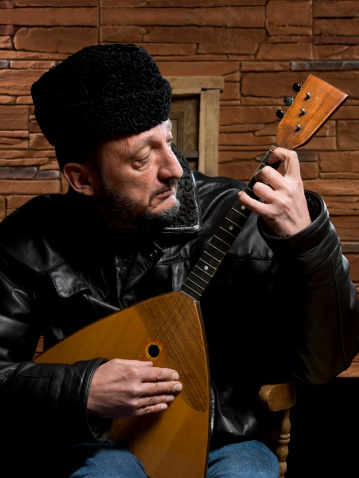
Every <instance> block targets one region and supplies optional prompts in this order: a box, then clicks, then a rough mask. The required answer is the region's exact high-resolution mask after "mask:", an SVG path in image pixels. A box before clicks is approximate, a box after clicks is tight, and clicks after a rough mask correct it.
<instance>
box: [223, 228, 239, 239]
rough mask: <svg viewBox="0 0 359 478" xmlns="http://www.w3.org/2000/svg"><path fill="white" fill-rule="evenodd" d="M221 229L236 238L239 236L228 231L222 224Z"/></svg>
mask: <svg viewBox="0 0 359 478" xmlns="http://www.w3.org/2000/svg"><path fill="white" fill-rule="evenodd" d="M219 228H220V229H222V231H224V232H226V233H227V234H229V235H230V236H232V237H234V238H236V237H237V236H235V235H234V234H232V233H231V232H229V231H227V229H224V227H222V226H220V227H219Z"/></svg>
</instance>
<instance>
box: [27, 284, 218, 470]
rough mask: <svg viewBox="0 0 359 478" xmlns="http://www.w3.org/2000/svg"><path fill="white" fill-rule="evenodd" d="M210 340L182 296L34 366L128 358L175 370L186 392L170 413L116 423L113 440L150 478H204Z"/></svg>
mask: <svg viewBox="0 0 359 478" xmlns="http://www.w3.org/2000/svg"><path fill="white" fill-rule="evenodd" d="M204 337H205V334H204V328H203V325H202V319H201V315H200V309H199V304H198V302H197V301H195V300H194V299H193V298H191V297H189V296H188V295H186V294H185V293H183V292H181V291H178V292H172V293H169V294H164V295H161V296H158V297H154V298H152V299H148V300H146V301H143V302H140V303H138V304H136V305H134V306H132V307H128V308H127V309H124V310H122V311H120V312H117V313H115V314H113V315H110V316H108V317H105V318H104V319H101V320H99V321H97V322H94V323H93V324H91V325H89V326H87V327H85V328H83V329H81V330H79V331H78V332H76V333H74V334H73V335H70V336H69V337H67V338H65V339H64V340H62V341H61V342H59V343H58V344H56V345H54V346H53V347H51V348H50V349H48V350H47V351H46V352H44V353H42V354H41V355H39V356H38V357H37V358H36V359H35V361H36V362H41V363H74V362H76V361H79V360H88V359H92V358H96V357H105V358H107V359H109V360H111V359H113V358H122V359H129V360H151V361H153V362H154V364H155V366H158V367H168V368H172V369H174V370H177V371H178V373H179V375H180V381H181V383H182V384H183V390H182V392H181V394H180V395H179V396H178V397H177V398H176V399H175V401H174V402H173V403H172V404H171V406H170V407H169V408H168V410H166V411H165V412H163V413H160V414H155V415H151V416H145V417H139V418H133V419H116V420H114V422H113V426H112V428H111V433H110V438H111V439H112V440H114V441H117V442H119V443H121V444H123V445H124V446H125V447H126V448H127V449H129V450H130V451H131V452H132V453H134V455H136V456H137V457H138V458H139V459H140V460H141V461H142V463H143V464H144V466H145V468H146V472H147V474H148V476H150V477H151V478H168V476H171V478H183V477H187V478H204V477H205V476H206V464H207V453H208V440H209V422H210V392H209V389H210V385H209V373H208V363H207V351H206V343H205V338H204ZM151 346H152V348H151ZM151 355H152V356H151ZM156 355H157V356H156Z"/></svg>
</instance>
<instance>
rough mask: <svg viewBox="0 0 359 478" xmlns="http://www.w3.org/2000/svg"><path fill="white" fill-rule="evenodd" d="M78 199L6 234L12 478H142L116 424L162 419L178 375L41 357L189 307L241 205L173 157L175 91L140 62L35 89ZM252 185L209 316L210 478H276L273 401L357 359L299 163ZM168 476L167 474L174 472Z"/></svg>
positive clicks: (124, 50) (290, 158) (87, 61)
mask: <svg viewBox="0 0 359 478" xmlns="http://www.w3.org/2000/svg"><path fill="white" fill-rule="evenodd" d="M32 95H33V99H34V104H35V115H36V118H37V120H38V122H39V124H40V127H41V128H42V131H43V132H44V134H45V136H46V137H47V139H48V140H49V141H50V143H51V144H53V145H54V146H55V148H56V153H57V157H58V160H59V164H60V167H61V169H62V171H63V173H64V175H65V177H66V179H67V180H68V182H69V185H70V188H69V192H68V194H66V195H63V196H61V195H53V196H47V197H39V198H35V199H34V200H32V201H30V202H29V203H27V204H26V205H24V206H23V207H22V208H20V209H19V210H18V211H16V212H15V213H14V214H12V215H11V216H9V217H8V218H7V219H6V220H4V221H3V223H2V224H1V226H0V274H1V275H0V279H1V281H0V290H1V295H0V297H1V317H0V354H1V355H0V358H1V370H0V373H1V375H0V381H1V394H0V397H1V398H0V400H1V414H2V415H1V423H2V431H3V433H2V448H1V449H2V450H3V451H4V457H2V459H3V461H4V462H5V461H6V460H11V459H12V457H14V456H15V457H17V460H16V461H11V469H12V470H13V471H12V474H13V476H23V475H22V474H21V473H23V469H26V470H27V471H28V472H29V469H30V470H33V469H36V473H37V475H38V476H41V475H44V476H45V475H46V476H57V475H61V476H71V477H80V476H81V477H83V476H91V477H99V476H101V477H102V476H106V477H114V476H116V477H142V478H145V477H146V472H145V470H144V468H143V466H142V464H141V463H140V462H139V461H138V460H137V459H136V458H135V457H134V456H133V455H131V454H130V453H129V452H127V451H126V450H123V449H121V447H119V446H118V445H117V444H115V443H113V442H110V441H108V440H107V434H108V430H109V427H110V423H111V419H112V418H114V417H131V416H142V415H144V414H151V413H166V409H167V408H168V407H169V406H171V403H172V402H173V401H174V400H175V399H176V396H177V395H178V394H179V393H180V392H181V389H182V384H181V377H179V376H178V373H177V371H176V370H170V369H160V368H157V367H152V366H150V365H148V363H147V362H137V361H128V360H123V359H122V358H121V357H118V358H117V359H114V360H109V361H107V360H106V358H101V357H95V358H94V359H91V360H86V361H81V362H77V363H75V364H40V363H34V362H31V359H32V356H33V353H34V350H35V347H36V343H37V340H38V338H39V336H40V335H44V337H45V347H49V346H51V345H52V344H55V343H56V342H58V341H59V340H61V339H63V338H64V337H66V336H68V335H69V334H71V333H73V332H75V331H76V330H78V329H80V328H82V327H84V326H86V325H87V324H89V323H91V322H93V321H94V320H97V319H100V318H102V317H105V316H107V315H109V314H111V313H113V312H116V311H118V310H120V309H123V308H124V307H127V306H130V305H132V304H134V303H136V302H139V301H142V300H144V299H147V298H150V297H153V296H157V295H159V294H162V293H165V292H169V291H172V290H177V289H179V288H180V287H181V285H182V283H183V281H184V280H185V278H186V276H187V275H188V273H189V272H190V271H191V269H192V267H193V266H194V264H195V263H196V261H197V259H198V257H199V256H200V254H201V252H202V251H203V249H204V247H205V245H206V244H207V243H208V242H209V241H210V239H211V238H212V236H213V235H214V234H215V233H216V231H217V229H218V228H219V227H220V224H221V222H222V220H223V218H224V217H225V215H226V213H227V211H228V210H229V209H230V208H231V206H232V205H233V203H234V201H235V199H236V198H237V197H238V191H241V190H243V187H244V185H243V183H241V182H239V181H236V180H231V179H228V178H208V177H205V176H204V175H202V174H200V173H198V172H193V173H192V172H191V171H190V169H189V167H188V165H187V163H186V160H185V159H184V158H183V156H182V155H181V153H180V152H179V151H178V150H177V148H176V147H175V146H174V145H172V134H171V123H170V121H169V119H168V116H169V111H170V100H171V90H170V87H169V84H168V83H167V81H166V80H165V79H163V78H162V76H161V75H160V73H159V70H158V68H157V66H156V64H155V63H154V61H153V59H152V58H151V57H150V56H149V55H148V54H147V53H146V52H145V51H144V50H143V49H142V48H138V47H136V46H134V45H118V44H117V45H103V46H93V47H88V48H85V49H84V50H81V51H80V52H78V53H76V54H75V55H72V56H71V57H69V58H68V59H67V60H65V61H64V62H62V63H61V64H60V65H58V66H57V67H55V68H54V69H53V70H50V71H49V72H47V73H46V74H45V75H43V77H41V78H40V79H39V80H38V82H36V83H35V84H34V85H33V87H32ZM277 161H282V162H283V163H284V164H285V169H286V171H285V174H284V176H282V175H281V174H279V173H278V172H277V171H275V170H274V169H272V168H270V167H265V168H264V169H262V170H261V171H260V172H259V173H258V174H257V177H256V180H257V182H256V184H255V186H254V192H255V193H256V194H257V195H258V196H259V197H260V198H262V199H263V201H262V202H258V201H255V200H254V199H252V198H250V197H249V196H247V195H246V193H244V192H242V193H241V194H240V201H241V202H242V204H243V205H244V206H245V207H247V208H248V209H250V210H253V211H254V214H252V215H251V216H250V218H249V220H248V221H247V223H246V225H245V227H244V228H243V230H242V231H241V234H240V235H239V236H238V238H237V239H236V241H235V243H234V245H233V246H232V248H231V250H230V251H229V253H228V254H227V256H226V258H225V259H224V261H223V263H222V265H221V267H220V268H219V270H218V272H217V274H216V275H215V276H214V278H213V279H212V281H211V283H210V285H209V287H208V289H207V290H206V291H205V293H204V294H203V298H202V300H201V309H202V314H203V318H204V323H205V327H206V333H207V337H208V344H209V356H210V366H211V378H212V398H213V402H212V406H213V410H212V420H211V451H210V454H209V467H208V477H217V478H218V477H220V478H224V477H234V476H235V477H242V476H243V477H247V478H248V477H254V476H255V477H258V476H263V477H275V476H277V475H278V464H277V462H276V458H275V456H274V455H273V454H272V453H271V452H270V451H269V449H268V448H267V447H266V446H265V445H264V444H263V442H262V441H261V439H262V427H261V425H262V412H261V410H260V409H259V408H258V405H257V403H256V397H257V393H258V390H259V387H260V386H261V385H262V384H263V383H269V381H272V380H280V379H287V378H288V377H290V376H292V375H294V376H296V377H297V378H298V379H301V380H304V381H306V382H309V383H324V382H325V381H327V380H329V379H331V378H332V377H334V376H336V375H337V374H338V373H339V372H340V371H342V370H343V369H344V368H346V367H347V366H348V365H349V364H350V361H351V359H352V357H353V356H354V354H355V353H356V351H357V341H358V328H359V308H358V301H357V296H356V291H355V288H354V287H353V285H352V284H351V282H350V279H349V271H348V263H347V261H346V260H345V259H344V258H343V257H342V255H341V251H340V244H339V239H338V237H337V235H336V233H335V230H334V228H333V227H332V226H331V224H330V222H329V217H328V212H327V210H326V207H325V205H324V203H323V200H322V199H321V198H320V197H319V196H318V195H317V194H315V193H311V192H304V191H303V186H302V181H301V178H300V170H299V164H298V159H297V156H296V154H295V153H293V152H290V151H286V150H284V149H280V148H278V149H277V150H276V151H275V152H274V153H273V155H272V158H271V162H272V163H275V162H277ZM168 475H169V476H171V470H168Z"/></svg>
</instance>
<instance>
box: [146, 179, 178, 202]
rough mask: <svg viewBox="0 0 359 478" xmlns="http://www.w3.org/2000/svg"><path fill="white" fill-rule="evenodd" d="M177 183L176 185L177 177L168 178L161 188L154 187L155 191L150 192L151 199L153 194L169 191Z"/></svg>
mask: <svg viewBox="0 0 359 478" xmlns="http://www.w3.org/2000/svg"><path fill="white" fill-rule="evenodd" d="M177 185H178V179H168V180H167V181H166V182H165V185H164V186H162V187H161V188H158V189H156V191H154V192H153V193H152V194H151V199H153V198H154V197H155V196H157V194H162V193H165V192H167V191H170V190H171V189H172V188H173V187H174V186H177Z"/></svg>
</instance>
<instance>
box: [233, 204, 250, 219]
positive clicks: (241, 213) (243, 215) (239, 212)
mask: <svg viewBox="0 0 359 478" xmlns="http://www.w3.org/2000/svg"><path fill="white" fill-rule="evenodd" d="M232 211H235V212H236V213H237V214H240V215H241V216H242V217H245V218H246V219H248V216H246V215H245V214H243V212H241V211H237V209H235V208H234V207H232Z"/></svg>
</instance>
